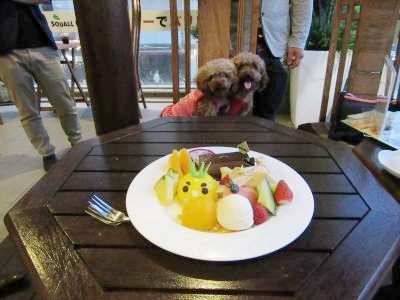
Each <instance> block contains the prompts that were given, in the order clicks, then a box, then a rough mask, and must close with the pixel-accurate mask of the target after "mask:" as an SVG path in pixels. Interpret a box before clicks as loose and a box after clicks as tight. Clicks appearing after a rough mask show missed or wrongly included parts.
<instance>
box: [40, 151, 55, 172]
mask: <svg viewBox="0 0 400 300" xmlns="http://www.w3.org/2000/svg"><path fill="white" fill-rule="evenodd" d="M56 162H57V157H56V155H55V154H52V155H49V156H44V157H43V168H44V169H45V170H46V171H48V170H50V168H51V167H52V166H53V165H54V164H55V163H56Z"/></svg>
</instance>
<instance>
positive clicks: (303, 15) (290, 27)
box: [261, 0, 313, 57]
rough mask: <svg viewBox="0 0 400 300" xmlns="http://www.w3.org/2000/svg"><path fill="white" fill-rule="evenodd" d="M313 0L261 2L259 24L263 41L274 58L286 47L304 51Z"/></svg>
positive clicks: (272, 0)
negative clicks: (262, 33)
mask: <svg viewBox="0 0 400 300" xmlns="http://www.w3.org/2000/svg"><path fill="white" fill-rule="evenodd" d="M312 11H313V0H263V1H262V5H261V24H262V29H263V32H264V38H265V41H266V43H267V45H268V47H269V49H270V50H271V52H272V55H273V56H275V57H283V56H285V55H286V52H287V48H288V47H296V48H302V49H304V47H305V45H306V41H307V37H308V34H309V32H310V26H311V19H312Z"/></svg>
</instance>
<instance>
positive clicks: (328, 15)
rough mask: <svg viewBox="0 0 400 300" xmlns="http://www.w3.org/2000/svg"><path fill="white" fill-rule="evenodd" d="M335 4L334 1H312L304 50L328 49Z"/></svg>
mask: <svg viewBox="0 0 400 300" xmlns="http://www.w3.org/2000/svg"><path fill="white" fill-rule="evenodd" d="M335 2H336V1H335V0H314V10H313V17H312V24H311V30H310V35H309V38H308V43H307V47H306V49H308V50H328V49H329V40H330V37H331V32H332V21H333V13H334V10H335Z"/></svg>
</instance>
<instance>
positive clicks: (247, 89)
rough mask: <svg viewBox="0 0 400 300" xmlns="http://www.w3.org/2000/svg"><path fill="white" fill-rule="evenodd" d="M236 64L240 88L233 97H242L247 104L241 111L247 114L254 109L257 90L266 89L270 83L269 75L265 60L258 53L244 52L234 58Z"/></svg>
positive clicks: (241, 113)
mask: <svg viewBox="0 0 400 300" xmlns="http://www.w3.org/2000/svg"><path fill="white" fill-rule="evenodd" d="M232 62H233V63H234V64H235V65H236V68H237V76H238V77H239V83H238V88H237V90H236V92H235V94H234V95H233V98H236V99H240V100H241V101H242V102H243V103H244V104H246V105H247V107H246V108H245V109H243V110H242V111H241V112H240V115H242V116H246V115H249V114H251V113H252V111H253V96H254V93H255V91H258V90H262V89H264V88H265V87H266V86H267V84H268V80H269V79H268V75H267V71H266V67H265V63H264V61H263V60H262V59H261V57H259V56H258V55H256V54H254V53H251V52H242V53H239V54H237V55H236V56H234V57H233V58H232Z"/></svg>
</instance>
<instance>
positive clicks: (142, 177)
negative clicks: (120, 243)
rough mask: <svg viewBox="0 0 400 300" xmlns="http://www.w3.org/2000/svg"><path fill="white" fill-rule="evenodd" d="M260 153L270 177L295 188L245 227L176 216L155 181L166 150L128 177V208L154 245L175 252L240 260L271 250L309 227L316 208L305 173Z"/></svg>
mask: <svg viewBox="0 0 400 300" xmlns="http://www.w3.org/2000/svg"><path fill="white" fill-rule="evenodd" d="M204 148H206V149H209V150H211V151H213V152H214V153H227V152H236V151H238V150H237V148H230V147H202V149H204ZM248 154H249V156H250V157H260V158H263V159H264V160H265V161H266V163H267V166H268V168H269V174H270V177H272V178H273V179H274V180H276V182H278V181H279V180H280V179H284V180H285V181H286V182H287V184H288V185H289V186H290V188H291V190H292V191H293V196H294V197H293V200H292V202H291V203H290V204H288V205H282V206H278V209H277V213H276V216H274V217H271V218H270V219H268V220H267V221H266V222H265V223H263V224H261V225H258V226H254V227H252V228H250V229H248V230H244V231H238V232H230V233H214V232H202V231H198V230H193V229H190V228H187V227H185V226H183V225H181V224H179V222H178V221H177V220H176V219H175V218H174V215H175V214H174V213H173V212H172V211H171V207H167V208H166V207H164V206H162V205H161V204H160V202H159V201H158V199H157V195H156V192H155V191H154V185H155V184H156V182H157V181H158V180H159V179H160V177H161V176H162V175H164V174H165V173H166V172H167V171H168V158H169V155H167V156H164V157H162V158H160V159H158V160H156V161H154V162H152V163H151V164H149V165H148V166H147V167H145V168H144V169H143V170H142V171H141V172H140V173H139V174H138V175H136V177H135V178H134V179H133V181H132V182H131V184H130V186H129V189H128V193H127V196H126V209H127V212H128V215H129V218H130V219H131V222H132V224H133V226H134V227H135V228H136V230H137V231H138V232H139V233H140V234H141V235H142V236H143V237H144V238H146V239H147V240H148V241H150V242H151V243H153V244H154V245H156V246H158V247H160V248H162V249H164V250H166V251H169V252H172V253H174V254H177V255H181V256H184V257H189V258H193V259H198V260H204V261H219V262H226V261H239V260H246V259H251V258H255V257H259V256H263V255H266V254H270V253H273V252H275V251H277V250H279V249H281V248H283V247H285V246H287V245H289V244H290V243H292V242H293V241H294V240H296V239H297V238H298V237H299V236H300V235H301V234H302V233H303V232H304V230H305V229H306V228H307V226H308V224H309V223H310V221H311V219H312V216H313V213H314V197H313V194H312V192H311V190H310V188H309V186H308V184H307V183H306V182H305V181H304V179H303V178H302V177H301V176H300V175H299V174H298V173H297V172H296V171H295V170H293V169H292V168H291V167H289V166H288V165H286V164H284V163H283V162H281V161H279V160H277V159H274V158H272V157H270V156H267V155H264V154H261V153H258V152H254V151H250V152H249V153H248Z"/></svg>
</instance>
